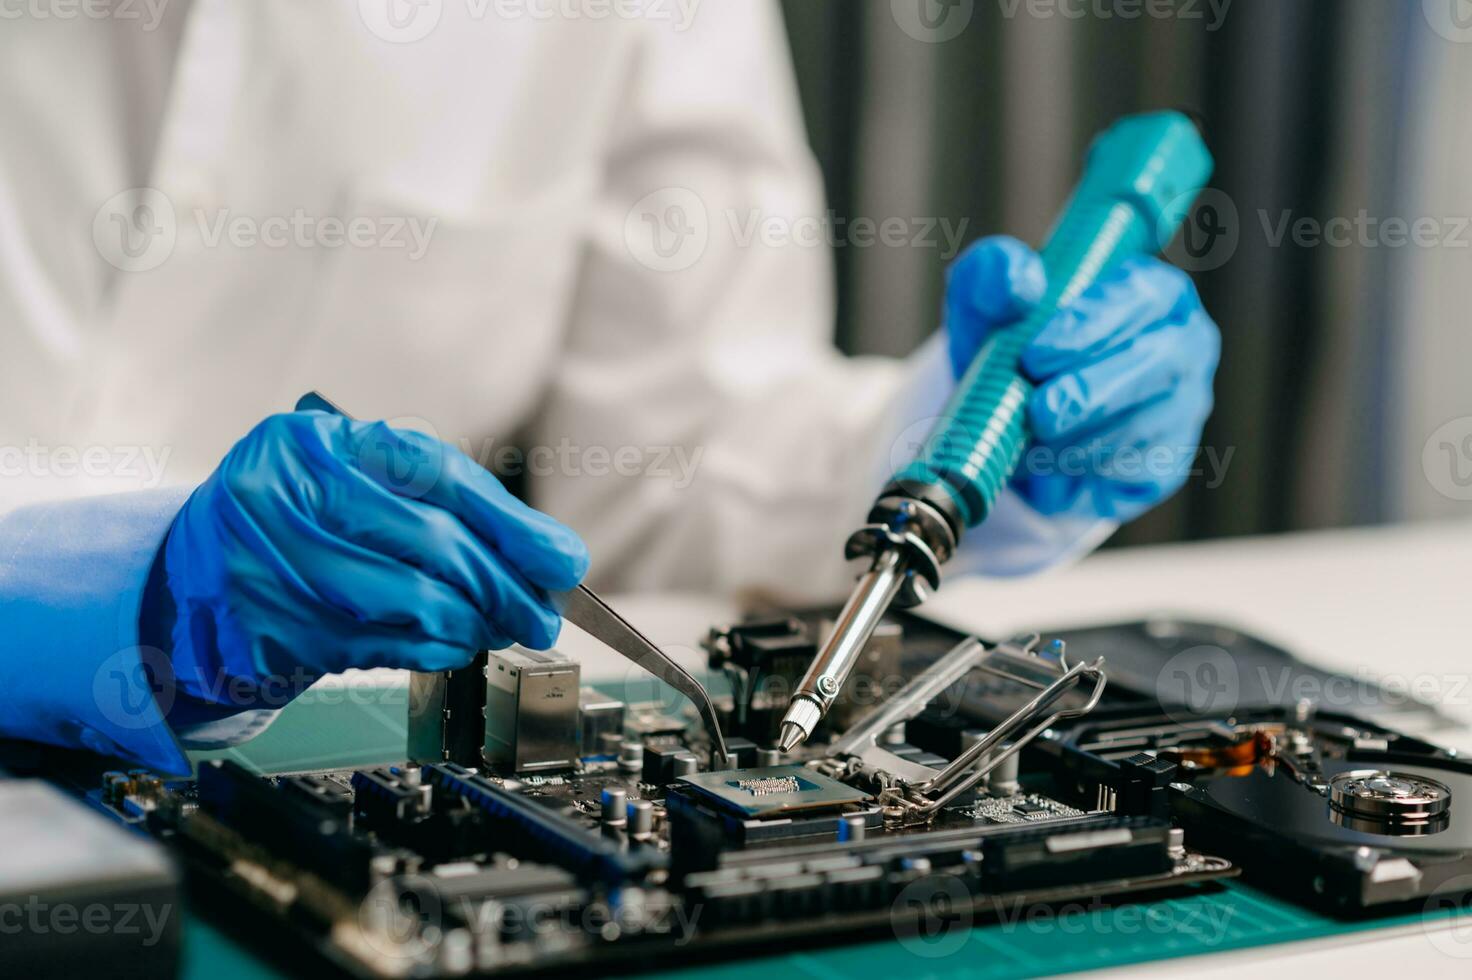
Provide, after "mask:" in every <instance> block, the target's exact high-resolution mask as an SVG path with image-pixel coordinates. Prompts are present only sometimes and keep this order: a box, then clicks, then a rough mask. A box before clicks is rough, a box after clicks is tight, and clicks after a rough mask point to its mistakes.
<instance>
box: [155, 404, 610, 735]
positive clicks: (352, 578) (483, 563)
mask: <svg viewBox="0 0 1472 980" xmlns="http://www.w3.org/2000/svg"><path fill="white" fill-rule="evenodd" d="M161 563H162V567H161V571H162V575H159V574H155V576H154V579H155V582H157V581H158V580H159V579H163V583H162V585H155V586H151V587H150V589H149V590H148V595H147V596H146V598H145V603H144V610H143V619H144V623H145V632H146V633H152V634H154V635H164V636H168V637H171V641H172V650H171V657H172V662H173V667H174V672H175V678H176V681H177V682H178V684H179V686H180V687H181V689H182V690H184V691H185V692H187V693H188V694H190V695H193V696H194V697H195V698H198V699H201V700H203V701H205V702H207V703H215V704H221V703H225V702H226V701H228V702H229V703H231V704H233V705H235V706H236V707H247V706H250V705H249V704H241V703H239V702H241V701H250V700H251V697H252V695H253V694H258V693H259V692H260V691H262V690H266V688H265V687H264V685H267V684H280V683H282V680H281V679H282V678H294V677H301V676H302V675H305V679H306V680H307V681H310V680H311V679H315V678H316V677H317V676H320V675H322V674H326V673H334V672H337V671H341V670H344V669H346V668H349V667H379V666H390V667H409V668H414V669H417V670H428V671H434V670H446V669H449V668H453V667H457V666H463V665H465V664H466V663H468V662H469V661H470V659H471V658H472V656H473V655H474V653H475V651H477V650H480V649H484V648H499V647H505V646H508V645H510V644H511V643H513V642H514V643H521V644H524V645H526V646H529V647H536V648H539V649H540V648H546V647H549V646H551V645H552V644H553V643H554V642H555V641H556V639H557V634H558V630H559V628H560V626H561V623H562V620H561V617H560V616H559V615H558V613H557V612H556V611H555V610H554V609H553V607H552V605H551V604H550V603H549V601H548V598H547V595H546V592H547V590H563V589H569V588H572V587H573V586H574V585H576V584H577V583H578V581H579V580H580V579H581V578H582V577H583V575H584V573H585V572H586V571H587V568H588V553H587V549H586V548H585V547H584V545H583V542H582V541H581V540H580V539H579V538H578V536H577V535H576V534H574V533H573V532H572V531H571V530H569V529H568V528H566V527H564V526H563V525H561V524H559V523H558V522H557V521H555V520H553V519H552V518H550V517H548V516H546V515H545V514H542V513H539V512H537V511H535V510H533V509H531V508H530V507H528V506H526V505H525V504H523V503H521V502H520V501H518V500H517V499H516V498H514V497H512V496H511V494H510V493H508V492H507V491H506V489H505V488H504V487H502V486H501V484H500V482H499V481H497V480H496V478H495V477H493V476H492V475H491V474H490V473H488V472H486V471H485V470H484V469H482V468H481V467H480V466H478V465H476V464H475V463H474V462H473V461H472V460H471V459H470V458H468V457H467V456H465V455H464V454H463V453H461V452H459V451H458V450H456V449H454V448H453V447H451V446H448V445H446V444H444V443H442V442H440V441H439V440H437V439H433V438H431V437H429V436H426V435H422V434H420V433H417V432H410V431H403V430H397V429H393V428H390V427H389V426H388V425H386V424H384V423H381V422H356V421H353V420H350V419H347V418H343V417H340V416H335V415H330V414H327V413H323V412H292V413H289V414H284V415H275V416H272V417H270V418H268V419H266V420H265V421H263V422H261V423H260V424H259V425H257V426H256V427H255V429H253V430H252V431H251V432H250V434H249V435H247V436H246V437H245V438H244V439H242V440H240V442H239V443H237V444H236V445H235V447H234V448H233V449H231V450H230V452H229V454H228V455H227V456H226V457H225V459H224V461H223V462H222V463H221V464H220V466H219V469H217V470H216V471H215V472H214V474H213V475H211V476H210V478H209V479H208V480H206V481H205V483H204V484H203V485H202V486H200V487H199V489H197V490H196V491H195V492H194V494H193V495H192V496H191V497H190V498H189V500H188V501H187V502H186V503H185V504H184V507H183V509H182V510H181V511H180V512H179V515H178V517H177V518H176V519H175V521H174V524H173V526H172V528H171V529H170V531H169V535H168V539H167V541H166V542H165V545H164V548H163V550H162V557H161ZM157 571H158V570H156V572H157ZM149 624H152V625H149ZM222 684H228V685H233V686H234V688H235V690H234V691H232V692H229V693H228V697H225V698H222V696H221V687H222ZM293 686H295V685H293ZM242 689H243V691H244V693H243V694H242V693H241V690H242ZM286 696H287V697H289V696H290V693H287V694H286ZM274 697H275V698H276V699H277V700H280V699H281V697H282V695H280V694H275V695H274ZM270 706H272V707H279V706H280V704H279V703H272V704H270Z"/></svg>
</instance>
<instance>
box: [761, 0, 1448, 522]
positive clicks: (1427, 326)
mask: <svg viewBox="0 0 1472 980" xmlns="http://www.w3.org/2000/svg"><path fill="white" fill-rule="evenodd" d="M784 8H785V16H786V20H787V26H788V31H789V35H790V38H791V44H792V49H793V57H794V62H795V65H796V70H797V76H798V82H799V85H800V88H801V92H802V98H803V105H804V110H805V115H806V119H807V124H808V129H809V134H810V138H811V142H812V146H813V148H814V151H815V152H816V154H817V157H818V159H819V162H820V164H821V166H822V169H823V173H824V177H825V180H826V184H827V191H828V198H829V203H830V207H831V208H832V209H833V212H834V220H835V223H841V222H844V221H846V220H849V219H851V218H854V217H857V216H869V217H871V218H873V219H876V220H877V219H882V218H883V217H887V216H904V217H907V218H911V217H916V216H926V217H934V218H936V219H938V220H939V221H950V222H952V227H955V225H956V223H959V222H962V221H965V222H966V225H965V236H964V240H965V241H970V240H972V239H974V238H977V237H980V236H982V235H985V234H989V233H992V232H996V231H1005V232H1009V233H1012V234H1015V235H1018V236H1019V237H1021V238H1023V239H1024V240H1027V241H1029V242H1032V243H1034V244H1037V243H1039V242H1040V241H1041V240H1042V238H1043V237H1044V235H1045V234H1046V231H1047V227H1046V223H1047V222H1048V220H1050V216H1051V215H1053V214H1054V213H1056V212H1057V211H1058V209H1059V206H1060V204H1061V202H1062V199H1063V197H1064V196H1065V195H1066V193H1067V191H1068V188H1069V187H1070V185H1071V184H1072V182H1073V180H1074V178H1075V176H1076V168H1077V161H1078V160H1079V159H1080V158H1081V153H1082V151H1083V150H1084V148H1085V147H1086V146H1087V143H1088V141H1089V139H1090V138H1091V136H1092V135H1093V134H1094V133H1095V132H1097V131H1098V130H1100V129H1101V128H1103V127H1105V126H1107V125H1108V124H1109V122H1110V121H1111V120H1113V119H1114V118H1115V117H1117V116H1119V115H1121V114H1124V113H1129V112H1136V111H1140V110H1142V109H1149V108H1160V107H1181V108H1190V109H1192V110H1193V111H1195V112H1196V113H1197V114H1198V115H1199V117H1200V118H1201V120H1202V123H1203V126H1204V130H1205V133H1206V137H1207V141H1208V143H1209V144H1210V145H1211V147H1212V149H1213V152H1214V153H1215V154H1216V157H1217V161H1218V171H1217V174H1216V177H1215V179H1214V181H1213V187H1214V188H1215V192H1214V193H1213V192H1208V194H1207V195H1205V196H1204V197H1203V200H1202V204H1201V205H1200V206H1198V209H1197V212H1196V214H1195V215H1194V217H1193V219H1192V221H1191V222H1190V223H1189V225H1188V229H1187V234H1186V235H1184V236H1183V237H1182V239H1181V240H1178V241H1177V242H1176V243H1175V244H1174V245H1173V246H1172V248H1171V249H1170V253H1169V254H1170V255H1171V257H1172V258H1173V259H1175V260H1176V261H1177V262H1178V263H1179V264H1181V265H1183V266H1184V267H1186V268H1189V269H1191V270H1192V271H1193V272H1194V273H1195V274H1196V278H1197V282H1198V285H1199V287H1200V290H1201V292H1202V295H1203V298H1204V300H1205V302H1206V305H1207V308H1208V309H1209V310H1210V311H1211V312H1212V313H1213V314H1214V316H1215V317H1216V319H1217V320H1218V322H1219V323H1220V325H1221V328H1222V334H1223V358H1222V364H1221V369H1220V372H1219V373H1218V376H1217V409H1216V413H1215V415H1214V417H1213V419H1212V421H1211V423H1210V426H1209V428H1208V430H1207V434H1206V437H1205V444H1206V449H1205V451H1206V452H1212V453H1215V454H1216V458H1217V459H1218V460H1220V461H1221V462H1222V463H1224V464H1225V476H1224V478H1222V479H1220V480H1216V481H1213V480H1210V479H1208V478H1207V477H1208V474H1209V473H1210V469H1209V468H1208V469H1207V473H1204V474H1203V475H1202V476H1200V477H1197V478H1194V479H1193V480H1192V482H1191V483H1190V484H1189V485H1188V486H1187V488H1186V489H1185V490H1184V491H1183V492H1182V493H1181V494H1179V495H1178V496H1177V497H1176V498H1175V499H1173V500H1172V501H1170V502H1169V504H1167V505H1166V506H1163V507H1161V508H1159V509H1157V510H1156V511H1154V512H1152V513H1151V514H1150V515H1148V516H1146V517H1145V518H1143V519H1141V520H1140V521H1138V522H1136V523H1134V524H1132V525H1130V526H1128V527H1126V528H1124V529H1123V530H1122V531H1121V532H1120V533H1119V534H1117V535H1116V536H1115V538H1114V539H1113V541H1112V544H1114V545H1120V544H1141V543H1147V542H1158V541H1170V540H1182V539H1194V538H1204V537H1218V536H1227V535H1239V534H1250V533H1267V532H1277V531H1287V530H1294V529H1303V528H1317V527H1327V526H1339V525H1347V524H1365V523H1377V522H1385V521H1396V520H1409V519H1425V518H1434V517H1440V516H1449V515H1454V514H1466V513H1472V503H1469V500H1472V329H1468V328H1469V326H1472V323H1469V314H1468V297H1469V295H1472V229H1469V227H1468V216H1469V215H1472V181H1469V180H1468V174H1469V167H1468V164H1469V161H1472V152H1469V151H1472V100H1469V94H1472V2H1469V0H1355V2H1354V3H1344V2H1334V0H1212V2H1208V0H876V2H866V3H853V2H850V0H784ZM936 237H937V238H939V237H940V236H936ZM835 259H836V275H837V284H838V295H839V340H840V343H841V345H842V346H843V347H844V348H845V349H846V350H849V351H851V352H855V353H885V354H901V353H905V352H907V351H909V350H911V349H912V348H913V347H914V346H915V345H916V344H917V343H919V342H920V340H921V339H922V338H923V337H924V336H926V335H927V334H928V333H930V331H931V330H933V329H934V327H935V324H936V320H937V311H938V310H939V305H940V293H941V290H942V287H943V279H942V276H941V272H942V270H943V269H944V267H945V265H946V264H947V261H948V259H949V256H948V255H946V254H945V251H944V248H943V247H935V248H904V249H883V248H867V249H865V248H855V247H848V248H845V247H839V248H837V249H836V250H835Z"/></svg>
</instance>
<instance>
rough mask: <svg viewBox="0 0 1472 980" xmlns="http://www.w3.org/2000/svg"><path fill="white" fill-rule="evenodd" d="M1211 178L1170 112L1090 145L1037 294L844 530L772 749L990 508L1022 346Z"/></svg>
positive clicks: (794, 731) (1006, 473)
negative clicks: (858, 519) (850, 570)
mask: <svg viewBox="0 0 1472 980" xmlns="http://www.w3.org/2000/svg"><path fill="white" fill-rule="evenodd" d="M1210 175H1211V154H1209V153H1208V152H1207V150H1206V146H1205V145H1204V144H1203V143H1202V142H1201V135H1200V133H1198V132H1197V130H1196V126H1195V124H1194V123H1192V122H1191V120H1189V119H1187V118H1186V117H1185V116H1183V115H1181V114H1180V113H1178V112H1156V113H1149V114H1146V115H1140V116H1130V117H1127V118H1125V119H1122V120H1120V121H1119V122H1117V123H1115V124H1114V125H1113V126H1111V127H1110V128H1109V130H1108V131H1107V132H1105V133H1104V134H1103V135H1101V136H1100V137H1099V138H1098V139H1097V140H1095V141H1094V145H1093V146H1092V147H1091V148H1090V150H1089V156H1088V160H1087V161H1086V162H1085V164H1084V173H1083V177H1082V179H1080V181H1079V184H1078V187H1077V188H1076V189H1075V190H1074V194H1073V198H1072V200H1070V201H1069V203H1068V207H1067V208H1066V209H1065V210H1064V212H1063V216H1062V217H1061V218H1059V219H1058V223H1057V225H1056V226H1054V229H1053V232H1052V234H1050V235H1049V236H1048V242H1047V244H1046V245H1044V246H1043V249H1042V258H1043V265H1044V268H1045V269H1046V270H1047V275H1048V288H1047V292H1046V293H1045V294H1044V296H1043V299H1042V301H1041V303H1039V305H1038V307H1037V309H1035V310H1034V311H1033V312H1032V313H1031V314H1030V315H1029V316H1027V317H1026V318H1025V319H1024V320H1022V321H1021V322H1020V323H1017V324H1014V325H1012V326H1010V327H1007V328H1005V329H1003V330H999V331H997V332H996V333H995V334H993V335H992V336H991V337H990V338H989V339H988V340H987V342H986V343H985V344H984V345H983V346H982V348H981V351H980V352H979V353H978V354H977V355H976V360H975V361H973V362H972V364H971V366H970V368H968V369H967V371H966V373H965V374H964V375H963V376H962V378H961V380H960V382H959V383H958V385H957V387H956V392H955V394H954V395H952V397H951V401H950V404H949V405H948V406H947V408H946V412H945V415H944V416H943V420H942V422H941V423H940V424H939V425H938V426H937V427H936V428H935V430H934V431H932V432H931V434H930V436H929V437H928V438H927V440H926V443H925V445H924V447H923V448H922V450H921V452H920V455H919V456H918V458H917V459H916V460H915V461H914V462H913V463H911V464H910V465H909V466H907V467H905V468H904V469H902V470H901V471H900V472H899V473H897V474H895V476H894V478H893V479H892V480H891V482H890V483H889V485H888V486H887V487H886V488H885V489H884V491H883V492H882V493H881V494H880V495H879V499H878V500H877V501H875V503H874V508H873V509H872V510H871V511H870V512H869V522H868V523H867V524H866V525H865V526H864V527H861V528H860V529H859V530H858V531H856V532H854V534H853V536H852V537H850V538H849V540H848V546H847V552H848V557H849V558H861V557H862V558H868V559H869V560H870V564H869V569H868V571H866V572H865V573H864V574H862V575H861V576H859V581H858V583H857V584H856V585H855V586H854V591H853V593H852V594H851V595H850V596H849V599H848V602H847V603H846V604H845V605H844V607H843V609H842V610H841V611H840V612H839V614H838V617H837V618H836V620H835V621H834V626H833V630H832V631H831V632H830V633H829V634H828V636H827V638H826V639H825V640H824V641H823V645H822V647H821V648H820V649H819V651H818V655H817V657H816V658H814V660H813V663H812V665H811V666H810V667H809V668H808V671H807V673H806V674H804V675H803V678H802V680H801V681H799V682H798V686H797V689H796V690H795V691H794V692H793V695H792V702H791V703H790V704H789V705H788V708H787V713H786V714H785V715H783V718H782V728H781V733H780V734H779V736H778V740H777V745H778V748H780V749H781V750H782V751H784V752H787V751H791V750H792V749H793V748H795V747H796V746H797V745H798V744H800V743H801V742H803V741H805V740H806V739H807V738H808V736H810V735H811V734H812V733H813V731H814V729H815V728H816V726H817V724H818V723H819V721H821V720H822V718H823V715H824V714H825V713H826V712H827V711H828V708H829V706H830V705H832V703H833V700H834V698H836V697H837V696H838V692H839V691H840V689H841V688H842V687H843V684H844V682H845V681H846V680H847V678H848V676H849V674H850V672H851V671H852V670H853V668H854V665H855V664H856V663H857V662H858V660H859V657H860V655H861V654H862V652H863V649H864V646H865V644H866V643H867V642H868V640H869V637H870V636H871V635H872V634H873V632H874V628H875V626H877V625H878V623H879V620H880V618H881V617H882V616H883V615H884V613H885V610H887V609H888V608H889V607H890V606H891V605H899V606H912V605H915V604H916V603H918V602H921V601H922V600H923V599H924V598H925V596H926V595H927V594H928V593H929V591H930V590H932V589H936V588H939V587H940V568H941V565H942V564H943V563H944V562H946V561H947V560H948V559H949V558H950V557H951V555H952V554H953V553H954V552H955V550H956V545H957V543H958V542H959V541H960V539H961V534H962V533H963V532H964V531H965V530H966V529H967V528H969V527H974V526H976V525H977V524H980V523H981V522H982V521H983V520H985V519H986V516H987V514H989V513H990V512H991V509H992V506H993V504H995V503H996V500H997V497H998V495H1000V494H1001V492H1002V490H1003V488H1005V487H1006V485H1007V481H1008V479H1010V478H1011V476H1012V471H1013V470H1015V469H1016V468H1017V463H1018V461H1019V460H1020V459H1021V458H1022V453H1023V450H1024V449H1025V448H1026V444H1027V439H1028V431H1027V403H1028V399H1029V398H1030V397H1031V396H1032V385H1031V384H1030V383H1029V382H1028V380H1027V378H1025V377H1024V376H1023V374H1022V371H1021V362H1022V352H1023V351H1024V350H1025V349H1026V348H1027V346H1028V344H1030V343H1031V342H1032V340H1033V338H1034V337H1036V336H1037V334H1038V331H1039V330H1041V329H1042V328H1043V326H1044V325H1045V324H1047V322H1048V321H1049V320H1050V319H1052V317H1053V314H1054V313H1056V312H1057V311H1058V310H1059V309H1060V308H1063V307H1066V306H1068V304H1070V303H1072V302H1073V301H1074V300H1075V299H1076V298H1077V297H1078V295H1079V293H1081V292H1083V291H1084V290H1085V289H1086V288H1088V286H1089V285H1090V284H1091V283H1093V282H1094V281H1095V280H1097V279H1098V278H1099V276H1100V275H1101V274H1102V273H1103V272H1105V271H1106V270H1107V269H1109V268H1110V267H1111V266H1113V265H1115V264H1116V263H1118V262H1120V261H1123V260H1124V259H1126V258H1128V257H1130V256H1132V255H1148V254H1152V253H1154V252H1157V251H1159V249H1160V248H1161V246H1163V245H1164V244H1165V243H1166V242H1167V241H1168V240H1169V238H1170V237H1171V236H1172V235H1173V234H1174V233H1175V229H1176V226H1177V224H1179V222H1180V220H1181V218H1182V217H1184V215H1185V212H1186V211H1187V210H1188V209H1189V208H1190V206H1191V204H1192V202H1194V200H1195V198H1196V195H1197V193H1198V192H1199V191H1200V190H1201V187H1202V185H1204V184H1205V183H1206V179H1207V177H1209V176H1210Z"/></svg>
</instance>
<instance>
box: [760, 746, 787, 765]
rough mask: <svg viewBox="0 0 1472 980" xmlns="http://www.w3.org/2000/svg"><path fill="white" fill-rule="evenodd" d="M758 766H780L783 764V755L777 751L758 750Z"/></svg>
mask: <svg viewBox="0 0 1472 980" xmlns="http://www.w3.org/2000/svg"><path fill="white" fill-rule="evenodd" d="M756 764H757V766H758V767H761V766H780V765H781V764H782V753H781V752H778V751H777V750H776V749H757V750H756Z"/></svg>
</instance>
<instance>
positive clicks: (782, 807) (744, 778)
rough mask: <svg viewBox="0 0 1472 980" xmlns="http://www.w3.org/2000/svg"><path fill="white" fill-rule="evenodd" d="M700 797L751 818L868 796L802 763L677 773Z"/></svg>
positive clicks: (832, 806) (827, 806) (836, 804)
mask: <svg viewBox="0 0 1472 980" xmlns="http://www.w3.org/2000/svg"><path fill="white" fill-rule="evenodd" d="M677 781H678V782H680V783H684V784H685V785H687V786H688V787H690V788H691V789H693V790H695V791H696V792H697V793H698V794H699V795H700V796H701V797H703V798H705V799H706V800H709V801H710V802H713V803H716V804H718V805H719V806H721V807H722V808H723V809H725V810H728V811H730V812H732V813H735V814H737V815H738V816H742V817H746V818H751V819H765V818H767V817H777V816H785V815H787V814H790V813H798V812H801V811H807V810H831V809H835V808H837V807H841V806H844V805H846V804H850V803H864V802H867V801H868V800H869V796H868V795H867V794H865V793H862V792H860V791H859V790H856V789H854V788H853V787H852V786H845V785H844V784H843V783H840V782H839V781H838V780H836V779H830V778H828V777H827V776H823V775H820V774H818V773H816V772H814V771H813V770H811V769H807V768H804V767H803V766H761V767H758V768H755V769H727V770H724V771H722V772H702V773H697V774H695V775H693V776H681V777H680V778H679V780H677Z"/></svg>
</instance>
